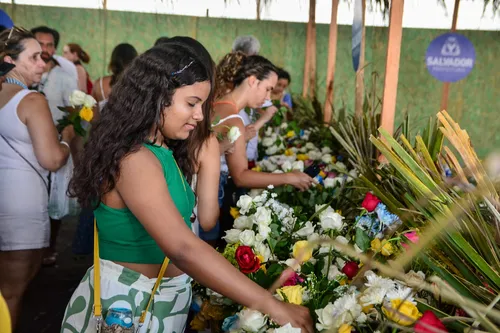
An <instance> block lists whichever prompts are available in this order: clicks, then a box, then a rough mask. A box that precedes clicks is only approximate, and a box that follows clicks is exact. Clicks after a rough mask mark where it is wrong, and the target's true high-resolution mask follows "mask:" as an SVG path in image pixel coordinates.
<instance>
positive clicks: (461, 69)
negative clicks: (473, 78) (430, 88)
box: [425, 33, 476, 82]
mask: <svg viewBox="0 0 500 333" xmlns="http://www.w3.org/2000/svg"><path fill="white" fill-rule="evenodd" d="M475 61H476V51H475V50H474V46H473V45H472V43H471V42H470V41H469V40H468V39H467V38H466V37H465V36H462V35H460V34H457V33H446V34H443V35H441V36H439V37H437V38H436V39H434V40H433V41H432V42H431V43H430V45H429V47H428V48H427V53H426V54H425V62H426V65H427V70H428V71H429V73H430V74H431V75H432V76H434V77H435V78H436V79H438V80H439V81H443V82H457V81H460V80H462V79H463V78H465V77H466V76H467V75H469V73H470V72H471V71H472V68H474V63H475Z"/></svg>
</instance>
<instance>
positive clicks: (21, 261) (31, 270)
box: [0, 249, 44, 332]
mask: <svg viewBox="0 0 500 333" xmlns="http://www.w3.org/2000/svg"><path fill="white" fill-rule="evenodd" d="M43 253H44V249H36V250H20V251H0V267H2V269H1V270H0V291H1V292H2V295H3V297H4V298H5V301H6V302H7V306H8V307H9V312H10V316H11V318H12V331H13V332H14V330H15V328H16V322H17V318H18V315H19V310H20V308H21V303H22V298H23V295H24V292H25V291H26V289H27V288H28V285H29V283H30V282H31V280H32V279H33V278H34V277H35V275H36V273H37V272H38V270H39V269H40V265H41V263H42V257H43Z"/></svg>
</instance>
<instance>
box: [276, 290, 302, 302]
mask: <svg viewBox="0 0 500 333" xmlns="http://www.w3.org/2000/svg"><path fill="white" fill-rule="evenodd" d="M277 292H278V295H280V296H281V297H283V299H286V300H288V302H289V303H292V304H297V305H301V304H302V293H303V292H304V287H302V286H299V285H296V286H286V287H283V288H280V289H278V290H277Z"/></svg>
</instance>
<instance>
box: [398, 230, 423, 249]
mask: <svg viewBox="0 0 500 333" xmlns="http://www.w3.org/2000/svg"><path fill="white" fill-rule="evenodd" d="M403 235H404V236H405V237H406V238H408V240H409V241H410V242H412V243H414V244H417V243H418V240H419V237H418V234H417V232H416V231H410V232H407V233H405V234H403ZM401 245H402V246H403V247H404V248H405V249H409V248H410V245H408V244H406V243H401Z"/></svg>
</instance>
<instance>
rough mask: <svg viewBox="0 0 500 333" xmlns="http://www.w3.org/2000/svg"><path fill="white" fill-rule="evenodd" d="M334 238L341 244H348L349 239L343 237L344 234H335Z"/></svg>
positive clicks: (337, 248)
mask: <svg viewBox="0 0 500 333" xmlns="http://www.w3.org/2000/svg"><path fill="white" fill-rule="evenodd" d="M335 240H336V241H337V242H338V243H340V244H343V245H347V244H349V240H348V239H347V238H345V237H344V236H337V237H336V238H335ZM335 250H337V251H340V248H339V247H338V246H336V247H335Z"/></svg>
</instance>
